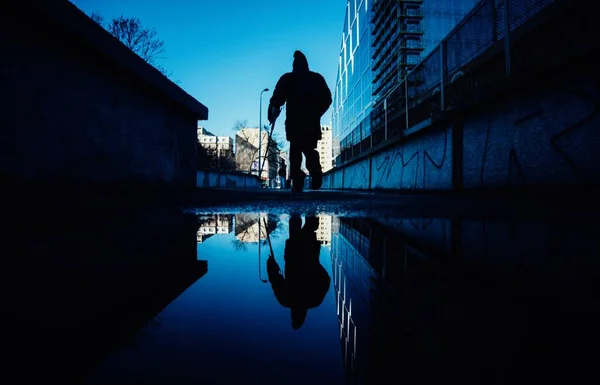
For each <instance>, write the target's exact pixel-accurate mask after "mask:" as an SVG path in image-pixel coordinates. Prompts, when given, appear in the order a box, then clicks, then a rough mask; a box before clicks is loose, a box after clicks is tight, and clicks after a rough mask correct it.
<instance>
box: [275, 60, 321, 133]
mask: <svg viewBox="0 0 600 385" xmlns="http://www.w3.org/2000/svg"><path fill="white" fill-rule="evenodd" d="M331 102H332V99H331V91H330V89H329V87H328V86H327V82H325V79H324V78H323V76H322V75H321V74H319V73H317V72H313V71H310V69H309V67H308V61H307V60H306V56H304V54H303V53H302V52H300V51H296V52H294V62H293V64H292V72H287V73H285V74H283V75H282V76H281V78H279V80H278V81H277V84H276V85H275V89H274V90H273V95H272V96H271V99H270V103H269V104H270V105H269V111H270V110H271V108H270V107H271V106H274V107H275V108H277V109H279V108H281V106H283V104H285V105H286V119H285V133H286V138H287V140H289V141H292V140H311V141H312V140H314V141H316V140H320V139H321V117H322V116H323V114H324V113H325V112H326V111H327V109H328V108H329V106H330V105H331Z"/></svg>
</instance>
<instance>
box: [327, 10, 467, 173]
mask: <svg viewBox="0 0 600 385" xmlns="http://www.w3.org/2000/svg"><path fill="white" fill-rule="evenodd" d="M477 1H478V0H348V1H347V3H346V14H345V16H344V29H343V31H342V44H341V50H340V56H339V63H338V73H337V78H336V86H335V90H334V100H333V119H332V124H333V136H334V137H333V149H334V154H333V156H334V158H335V159H336V161H335V164H336V166H339V165H340V164H341V163H342V162H343V161H344V160H348V159H350V158H352V156H340V154H342V155H345V154H347V153H350V154H353V153H355V152H361V149H362V148H363V147H364V148H369V147H370V136H371V132H372V131H373V129H374V127H373V125H374V123H373V120H372V119H371V116H370V115H371V109H372V106H373V105H374V104H375V103H376V102H377V101H378V100H380V99H381V98H382V97H383V96H384V95H385V94H386V93H387V92H388V91H389V90H390V89H392V88H393V87H394V86H396V85H397V84H399V82H400V81H401V79H402V78H403V77H404V76H405V75H406V74H407V73H408V72H409V71H410V70H411V69H412V68H414V67H415V66H416V65H417V64H418V63H419V62H420V61H421V60H422V59H423V58H425V57H426V56H427V54H428V53H429V52H431V51H432V49H434V48H435V47H436V46H437V45H438V44H439V43H440V41H441V40H442V39H443V38H444V37H445V36H446V34H447V33H448V32H449V31H450V30H451V29H452V28H453V27H454V26H455V25H456V24H457V23H458V22H459V21H460V20H461V19H462V17H463V16H464V15H465V14H466V13H467V12H469V11H470V10H471V9H472V8H473V6H474V5H475V4H476V3H477Z"/></svg>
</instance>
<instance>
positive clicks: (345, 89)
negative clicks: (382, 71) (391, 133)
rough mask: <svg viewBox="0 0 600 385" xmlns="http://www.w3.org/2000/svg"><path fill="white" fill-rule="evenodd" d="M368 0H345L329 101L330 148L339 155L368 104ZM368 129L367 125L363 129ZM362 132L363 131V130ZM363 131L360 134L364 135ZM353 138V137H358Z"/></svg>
mask: <svg viewBox="0 0 600 385" xmlns="http://www.w3.org/2000/svg"><path fill="white" fill-rule="evenodd" d="M371 2H372V0H348V1H347V2H346V14H345V15H344V30H343V31H342V45H341V50H340V56H339V63H338V72H337V77H336V84H335V90H334V92H333V93H334V98H333V99H334V100H333V118H332V125H333V148H334V154H333V156H334V157H337V156H338V155H339V150H340V147H341V146H342V143H341V142H340V139H341V138H346V137H348V135H349V134H350V133H351V132H352V130H353V129H354V128H356V126H358V125H359V124H360V123H361V122H362V121H364V120H365V117H368V116H369V115H368V113H369V108H370V106H371V103H372V94H371V81H372V76H371V23H370V16H369V15H370V13H369V4H370V3H371ZM365 131H368V127H366V130H365ZM365 134H366V132H365ZM365 134H363V136H364V135H365ZM359 139H360V137H357V138H356V140H359Z"/></svg>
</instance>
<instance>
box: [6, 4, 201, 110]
mask: <svg viewBox="0 0 600 385" xmlns="http://www.w3.org/2000/svg"><path fill="white" fill-rule="evenodd" d="M14 6H17V7H21V8H24V9H25V10H27V11H32V12H36V13H38V14H39V15H41V16H43V17H44V18H46V19H47V20H48V21H49V22H51V23H53V24H55V25H56V27H57V28H60V29H62V30H63V31H65V32H67V33H69V34H71V35H72V36H73V37H74V38H76V39H78V40H80V41H81V42H83V43H85V44H86V45H87V46H89V47H91V48H93V49H94V50H96V51H98V52H99V53H101V54H103V55H106V56H107V57H109V58H110V59H112V60H114V61H115V62H116V63H117V64H118V65H119V66H121V67H123V68H125V69H127V70H129V71H130V72H131V74H132V75H133V76H135V77H138V78H139V79H140V80H142V81H143V82H145V83H147V84H150V85H152V86H153V87H155V88H156V89H157V90H159V91H161V92H162V93H164V94H165V95H166V96H168V97H169V98H171V99H173V100H176V101H177V102H179V103H180V104H181V105H182V106H184V107H185V108H187V109H188V110H190V111H192V112H194V114H195V115H196V117H197V118H198V120H206V119H208V108H207V107H206V106H204V105H203V104H202V103H200V102H198V101H197V100H196V99H194V98H193V97H192V96H190V95H189V94H188V93H187V92H185V91H184V90H183V89H181V88H180V87H179V86H178V85H177V84H175V83H173V82H172V81H171V80H169V79H168V78H167V77H166V76H164V75H163V74H162V73H161V72H160V71H158V70H157V69H156V68H154V67H153V66H152V65H150V64H148V63H147V62H146V61H145V60H143V59H142V58H140V57H139V56H138V55H136V54H135V53H133V52H132V51H131V50H130V49H129V48H127V47H126V46H125V45H124V44H123V43H121V42H120V41H119V40H118V39H117V38H115V37H114V36H112V35H111V34H110V33H108V32H107V31H106V30H105V29H104V28H102V27H101V26H100V25H98V24H97V23H96V22H94V21H93V20H92V19H90V18H89V17H88V16H87V15H86V14H85V13H84V12H82V11H81V10H80V9H79V8H77V7H76V6H75V5H74V4H72V3H70V2H69V1H66V0H22V1H19V2H18V3H16V4H15V5H14Z"/></svg>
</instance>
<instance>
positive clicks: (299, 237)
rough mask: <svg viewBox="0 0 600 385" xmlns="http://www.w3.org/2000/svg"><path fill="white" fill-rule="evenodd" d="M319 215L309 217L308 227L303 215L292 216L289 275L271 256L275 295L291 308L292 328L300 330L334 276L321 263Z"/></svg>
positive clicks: (287, 248) (286, 255)
mask: <svg viewBox="0 0 600 385" xmlns="http://www.w3.org/2000/svg"><path fill="white" fill-rule="evenodd" d="M318 227H319V220H318V218H317V217H315V216H314V215H313V216H307V217H306V221H305V224H304V227H302V218H301V217H300V215H298V214H293V215H292V217H291V218H290V225H289V238H288V240H286V241H285V249H284V254H283V256H284V261H285V277H284V276H283V275H282V274H281V269H280V268H279V265H278V264H277V262H276V261H275V257H274V256H273V254H271V255H269V258H268V259H267V274H268V276H269V282H270V283H271V287H272V288H273V294H275V298H277V301H278V302H279V303H280V304H281V306H283V307H288V308H290V313H291V317H292V329H294V330H297V329H299V328H300V327H301V326H302V325H303V324H304V321H305V319H306V314H307V312H308V309H311V308H315V307H317V306H319V305H320V304H321V303H322V302H323V299H324V298H325V295H326V294H327V291H329V285H330V282H331V278H330V277H329V274H327V271H325V269H324V268H323V266H321V263H320V262H319V254H320V252H321V242H319V241H318V240H317V234H316V231H317V228H318Z"/></svg>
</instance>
